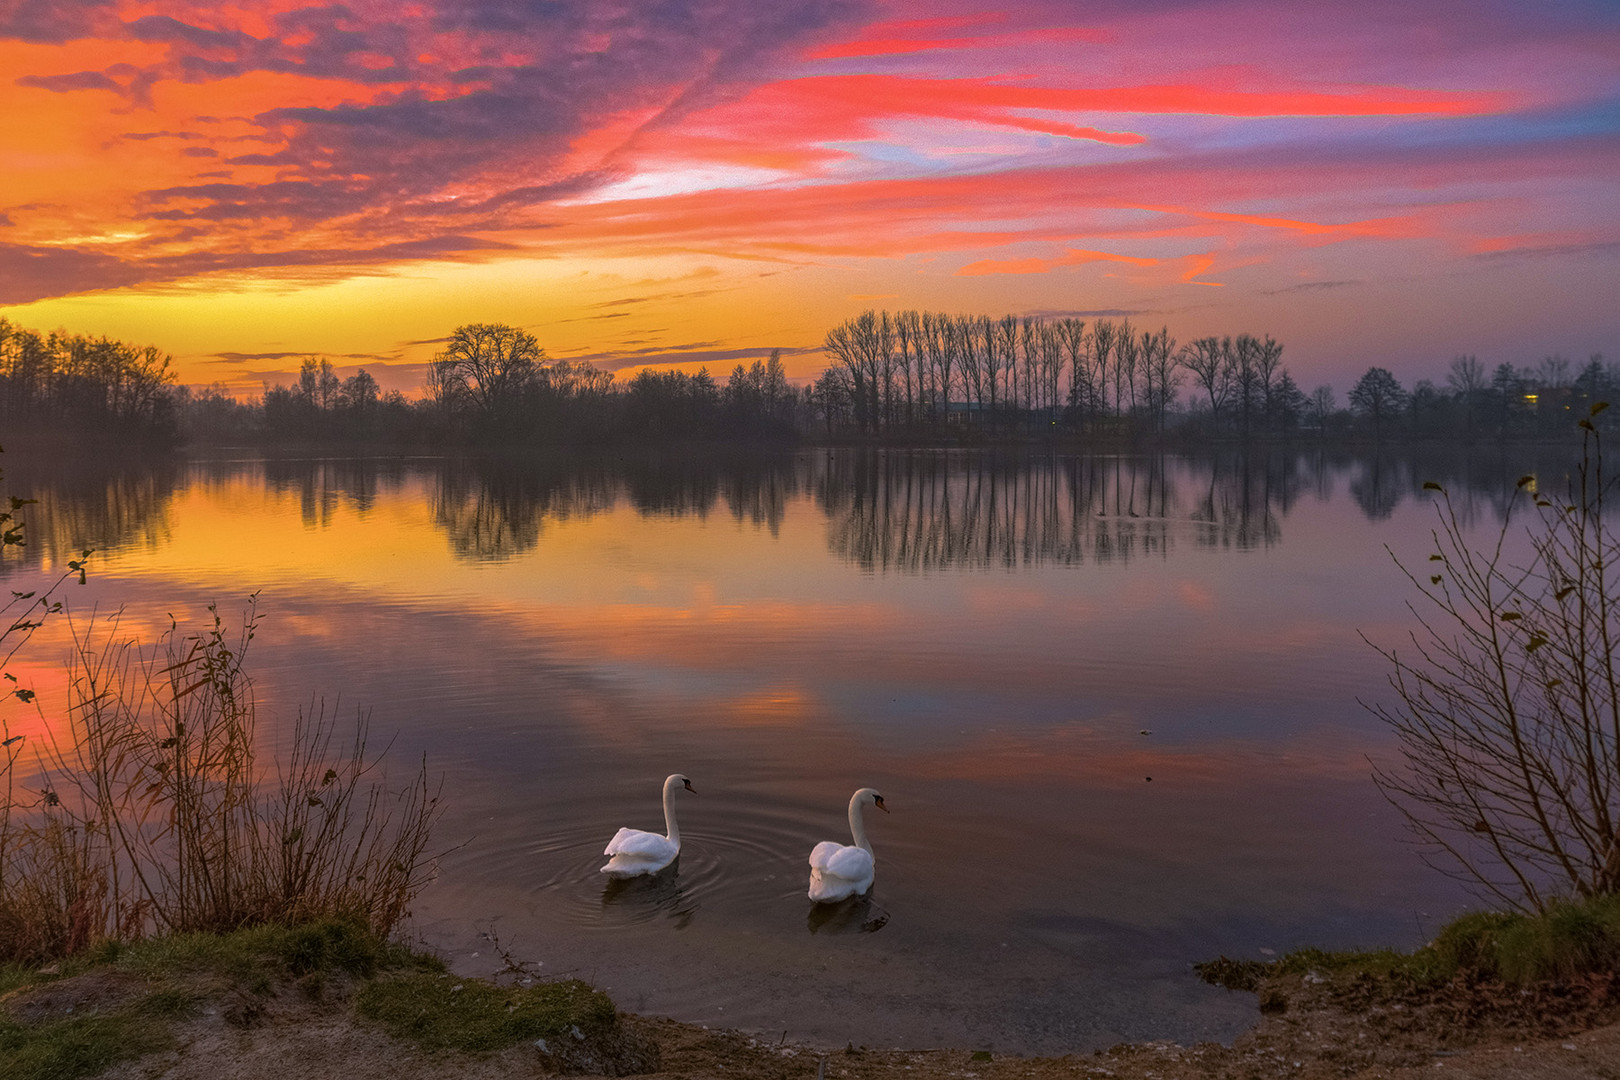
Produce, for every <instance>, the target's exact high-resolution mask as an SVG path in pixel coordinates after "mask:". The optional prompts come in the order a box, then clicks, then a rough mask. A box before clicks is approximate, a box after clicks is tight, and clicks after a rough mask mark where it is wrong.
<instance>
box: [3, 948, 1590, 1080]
mask: <svg viewBox="0 0 1620 1080" xmlns="http://www.w3.org/2000/svg"><path fill="white" fill-rule="evenodd" d="M0 975H5V976H6V978H7V979H9V980H10V981H9V982H6V981H0V991H4V992H0V1060H3V1061H5V1062H6V1064H7V1068H6V1069H5V1070H4V1075H5V1076H6V1077H7V1080H12V1078H13V1077H18V1078H21V1080H43V1078H46V1077H49V1078H58V1077H91V1076H105V1077H109V1078H112V1080H152V1078H156V1077H163V1078H166V1080H324V1078H327V1077H332V1076H343V1077H344V1078H345V1080H438V1078H441V1077H447V1076H448V1077H456V1078H468V1080H497V1078H501V1080H504V1078H508V1077H519V1076H523V1077H532V1076H536V1075H542V1074H544V1075H644V1076H648V1077H654V1078H657V1077H664V1078H669V1080H676V1078H683V1080H694V1078H699V1077H703V1078H721V1077H735V1076H747V1077H755V1078H759V1080H810V1078H811V1077H816V1078H817V1080H975V1078H977V1080H1012V1078H1014V1077H1026V1078H1030V1080H1053V1078H1057V1077H1087V1078H1098V1080H1240V1078H1241V1080H1285V1078H1287V1080H1293V1078H1305V1080H1329V1078H1356V1080H1373V1078H1391V1080H1393V1078H1397V1077H1399V1078H1403V1080H1404V1078H1415V1077H1417V1076H1420V1075H1422V1076H1435V1075H1440V1076H1445V1077H1461V1078H1469V1080H1574V1078H1576V1077H1591V1076H1601V1075H1616V1074H1617V1073H1620V975H1617V973H1615V972H1612V971H1607V972H1600V973H1596V974H1592V975H1588V976H1585V977H1582V978H1578V979H1572V980H1568V981H1564V982H1556V983H1554V982H1544V983H1536V984H1532V985H1530V986H1527V987H1522V988H1521V987H1516V986H1506V985H1504V984H1500V983H1494V982H1487V981H1482V980H1480V979H1479V978H1477V977H1475V976H1471V975H1459V976H1458V977H1456V978H1453V979H1452V980H1450V981H1448V982H1446V983H1444V984H1427V985H1423V984H1418V983H1415V982H1411V981H1403V980H1401V979H1398V978H1393V979H1392V978H1390V977H1389V976H1387V975H1386V976H1380V975H1376V974H1373V973H1370V972H1368V971H1367V970H1359V971H1356V970H1328V969H1325V968H1324V969H1322V970H1317V969H1314V968H1313V969H1306V970H1304V971H1303V972H1298V971H1296V972H1292V973H1288V974H1280V973H1276V972H1272V973H1270V974H1268V975H1266V976H1264V977H1262V978H1261V979H1260V981H1259V983H1258V985H1257V993H1256V997H1255V1005H1254V1023H1253V1024H1252V1025H1251V1027H1250V1028H1249V1029H1248V1030H1246V1031H1245V1032H1243V1033H1242V1034H1240V1035H1239V1036H1238V1037H1237V1038H1235V1039H1234V1040H1232V1042H1231V1043H1230V1044H1221V1043H1213V1042H1205V1043H1198V1044H1196V1045H1191V1046H1184V1045H1179V1044H1176V1043H1173V1042H1169V1041H1163V1040H1161V1041H1147V1042H1134V1043H1122V1044H1119V1045H1115V1046H1112V1047H1109V1048H1107V1049H1105V1050H1098V1051H1095V1052H1092V1053H1070V1054H1061V1055H1050V1056H1022V1055H1015V1054H1002V1053H993V1052H990V1051H984V1050H971V1049H961V1048H937V1049H923V1050H888V1049H873V1048H871V1047H867V1046H860V1045H857V1044H854V1043H849V1044H847V1045H845V1046H844V1047H842V1048H839V1047H836V1046H827V1045H817V1044H815V1043H813V1042H809V1041H806V1040H802V1039H792V1040H790V1039H788V1038H787V1037H786V1034H785V1033H784V1035H782V1036H780V1037H773V1035H772V1034H770V1033H755V1034H750V1033H748V1032H745V1031H740V1030H737V1029H734V1028H729V1027H719V1026H705V1025H702V1024H692V1023H683V1022H679V1021H675V1020H670V1019H666V1018H660V1017H657V1016H646V1015H638V1014H635V1013H629V1012H624V1011H621V1010H619V1009H618V1008H617V1007H616V1006H615V1004H614V1003H613V1002H612V1001H610V1000H609V999H608V998H607V997H606V996H605V995H604V994H602V993H601V992H599V991H596V990H594V989H592V988H590V987H588V986H586V985H585V984H583V983H579V982H577V981H575V980H567V981H547V980H544V979H536V978H535V977H533V976H532V975H528V974H526V973H525V972H524V970H523V969H522V968H521V966H512V967H509V968H508V969H507V970H506V971H503V972H501V973H500V974H499V975H497V977H495V978H493V979H476V978H473V977H470V976H466V975H460V974H455V973H453V972H451V971H450V970H448V969H447V968H446V967H445V966H444V964H443V963H442V961H440V960H439V959H438V958H436V957H431V956H426V955H424V954H420V953H412V952H411V951H409V950H407V949H405V948H404V947H402V946H391V945H387V944H385V943H380V942H377V941H376V940H375V939H369V938H366V937H364V936H363V935H362V936H355V935H354V934H353V933H352V932H349V931H345V930H343V929H342V927H341V926H340V925H334V924H319V925H312V926H310V927H304V928H294V929H278V928H267V929H261V930H258V931H246V932H240V933H238V934H233V935H228V936H224V937H220V936H216V935H193V936H191V937H189V938H178V939H163V940H156V941H153V942H148V943H142V944H137V945H132V946H128V947H125V948H123V949H118V950H113V951H112V952H110V953H108V954H107V955H106V956H104V957H103V958H101V959H99V960H95V961H90V960H83V961H76V962H72V963H64V964H60V965H50V966H49V967H47V968H44V969H40V970H38V971H35V972H31V973H26V972H22V971H21V970H20V969H10V971H9V972H6V971H3V970H0ZM8 987H9V989H8ZM1238 992H1242V991H1238ZM548 1010H549V1011H548ZM98 1025H99V1026H100V1028H106V1029H108V1031H110V1032H111V1035H110V1037H111V1039H112V1042H111V1043H110V1045H108V1046H106V1047H104V1048H103V1050H102V1051H101V1053H102V1055H103V1057H102V1058H100V1059H98V1058H96V1057H95V1054H94V1053H87V1052H86V1050H85V1049H84V1048H85V1047H86V1046H93V1044H94V1040H93V1039H90V1038H89V1037H88V1035H87V1033H91V1032H93V1031H95V1030H97V1029H98ZM525 1025H526V1026H525ZM537 1025H538V1026H537ZM64 1036H66V1038H65V1043H66V1045H67V1046H68V1049H69V1051H70V1052H69V1054H68V1058H67V1059H66V1062H67V1064H66V1066H64V1065H63V1062H61V1061H53V1060H46V1059H42V1058H41V1057H40V1055H39V1054H37V1053H33V1051H36V1050H40V1049H41V1048H44V1047H46V1044H47V1043H53V1041H54V1043H53V1044H60V1043H63V1042H64ZM30 1062H32V1063H33V1064H32V1065H31V1064H30ZM90 1066H94V1067H90ZM1436 1068H1443V1069H1444V1072H1443V1073H1439V1074H1437V1073H1434V1072H1433V1070H1434V1069H1436Z"/></svg>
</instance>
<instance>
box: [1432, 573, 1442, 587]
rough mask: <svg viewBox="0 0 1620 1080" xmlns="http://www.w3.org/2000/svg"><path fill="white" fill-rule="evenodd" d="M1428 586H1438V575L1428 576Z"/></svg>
mask: <svg viewBox="0 0 1620 1080" xmlns="http://www.w3.org/2000/svg"><path fill="white" fill-rule="evenodd" d="M1429 584H1430V585H1438V584H1440V575H1439V574H1430V575H1429Z"/></svg>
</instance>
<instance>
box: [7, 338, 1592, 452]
mask: <svg viewBox="0 0 1620 1080" xmlns="http://www.w3.org/2000/svg"><path fill="white" fill-rule="evenodd" d="M823 347H824V349H825V353H826V355H827V357H828V359H829V361H830V364H829V366H828V367H827V368H826V369H825V370H824V371H823V372H822V373H821V375H820V376H819V377H818V378H817V379H815V380H814V381H813V383H811V384H810V385H808V386H802V387H798V386H794V385H793V384H791V383H789V381H788V379H787V374H786V370H785V368H784V367H783V364H782V360H781V356H780V353H779V352H773V353H772V354H771V356H770V358H769V360H756V361H754V362H753V363H752V364H751V365H744V364H738V365H737V366H736V368H735V369H734V370H733V371H732V372H731V374H730V376H729V377H727V378H725V379H724V380H720V379H716V378H714V377H713V376H712V375H710V374H709V372H708V370H707V369H704V370H701V371H699V372H697V373H696V374H687V373H685V372H681V371H656V370H652V369H644V370H642V371H641V372H639V373H638V374H636V375H635V376H634V377H633V378H631V379H628V380H625V381H616V380H615V379H614V376H613V374H612V373H611V372H607V371H603V370H601V369H600V368H597V367H594V366H592V365H591V364H588V363H584V362H575V361H569V360H566V359H564V360H553V359H551V358H550V357H548V356H547V355H546V352H545V350H544V349H542V348H541V347H540V344H539V342H538V341H537V340H536V339H535V337H534V335H532V334H530V333H528V332H527V331H524V330H521V329H519V328H517V327H512V326H507V325H504V324H489V323H474V324H467V325H464V326H460V327H457V328H456V329H455V330H454V331H453V332H452V333H451V335H450V336H449V337H448V338H447V339H446V341H445V345H444V348H443V349H442V350H441V351H440V352H439V353H438V354H437V355H436V356H435V357H434V358H433V360H432V362H431V363H430V364H429V367H428V374H427V378H426V380H425V384H424V386H423V392H422V394H421V396H419V397H416V398H408V397H406V396H405V395H404V394H401V393H399V392H398V391H388V392H383V391H382V390H381V388H380V387H379V386H378V383H377V380H376V379H375V378H374V377H373V376H372V375H371V374H370V373H368V372H367V371H366V370H365V369H363V368H362V369H360V370H359V371H357V372H356V373H355V374H353V375H351V376H349V377H347V378H340V377H339V376H338V375H337V373H336V371H335V370H334V369H333V367H332V364H331V362H330V361H327V360H322V359H316V358H310V359H307V360H305V361H304V362H303V364H302V366H301V367H300V369H299V372H298V377H297V380H296V381H295V382H293V383H292V384H291V385H281V384H276V385H274V386H266V387H265V388H264V390H263V392H262V394H261V395H260V396H259V397H258V398H257V399H256V400H251V401H241V400H238V399H236V398H235V397H233V396H232V395H230V394H229V393H227V392H226V391H225V389H224V388H223V387H221V386H219V385H215V386H212V387H202V388H192V387H183V386H178V385H176V381H175V376H174V373H173V371H172V369H171V368H172V361H171V359H170V357H168V356H167V355H165V354H163V353H162V352H161V351H159V350H158V349H156V348H155V347H151V346H144V347H141V346H133V345H129V344H126V343H123V342H119V341H114V340H111V339H108V338H105V337H102V338H90V337H85V336H83V335H70V334H67V333H66V332H63V331H57V332H54V333H51V334H48V335H42V334H39V333H37V332H35V331H31V330H26V329H22V328H20V327H17V326H15V325H14V324H12V323H10V322H9V321H7V320H5V319H3V318H0V423H4V424H5V425H6V429H7V430H8V431H16V430H19V429H24V430H26V429H29V428H33V429H36V430H53V431H54V430H59V429H63V428H72V429H74V430H90V431H95V432H97V433H100V434H102V435H107V436H113V437H119V438H124V437H129V438H138V439H141V440H145V441H153V442H173V441H176V440H177V439H189V440H193V441H199V442H215V443H218V442H241V441H261V442H270V443H275V442H305V441H319V442H334V441H336V442H345V441H347V442H392V443H405V444H425V445H514V444H530V445H551V446H564V445H608V444H613V445H618V444H625V443H637V442H660V443H667V442H702V441H737V440H742V441H749V442H761V441H764V442H790V441H794V440H797V439H801V438H806V437H809V438H824V439H845V438H856V439H864V440H879V441H889V440H893V441H901V442H905V441H919V440H928V441H932V440H938V439H941V438H944V439H947V440H951V441H963V440H967V441H972V440H975V439H982V440H986V441H994V440H1000V439H1013V440H1018V439H1029V438H1042V439H1045V438H1051V437H1065V438H1074V439H1083V440H1091V439H1104V440H1110V441H1119V440H1132V439H1140V438H1147V439H1158V438H1173V439H1175V440H1177V441H1180V442H1183V443H1195V442H1200V441H1208V440H1211V439H1216V440H1224V439H1234V440H1251V439H1279V438H1292V437H1298V436H1304V437H1315V438H1321V437H1328V438H1335V439H1344V438H1370V439H1372V440H1374V441H1382V440H1387V439H1392V438H1403V439H1404V438H1444V439H1461V440H1463V441H1471V440H1482V439H1493V440H1499V439H1503V438H1509V439H1513V438H1563V437H1564V436H1565V434H1566V433H1567V432H1568V431H1569V430H1570V429H1571V425H1570V424H1569V423H1567V422H1566V421H1567V417H1568V415H1569V414H1570V413H1571V412H1572V411H1576V410H1579V411H1581V412H1582V413H1583V414H1584V411H1585V410H1586V409H1587V408H1588V407H1589V406H1590V404H1591V403H1592V402H1594V401H1599V400H1612V399H1614V398H1615V396H1616V394H1620V370H1617V369H1615V368H1613V367H1611V366H1609V365H1607V364H1605V363H1604V361H1603V358H1602V357H1601V356H1599V355H1594V356H1593V357H1591V359H1590V360H1589V361H1588V362H1587V364H1586V365H1585V366H1583V367H1581V368H1580V369H1579V370H1576V369H1575V368H1574V366H1573V365H1572V364H1571V363H1570V362H1569V361H1567V360H1565V359H1564V358H1562V357H1558V356H1549V357H1547V358H1545V359H1543V360H1542V361H1541V362H1540V363H1539V364H1536V365H1533V366H1524V367H1518V366H1515V365H1514V364H1511V363H1502V364H1499V365H1497V367H1496V368H1495V369H1493V370H1489V371H1488V370H1487V369H1486V367H1485V365H1483V364H1482V363H1480V361H1479V360H1478V359H1476V358H1475V357H1473V356H1459V357H1457V358H1456V359H1454V360H1453V361H1452V362H1451V366H1450V369H1449V370H1448V373H1447V376H1446V380H1445V384H1444V385H1443V386H1442V385H1436V384H1435V383H1433V382H1431V381H1429V380H1423V381H1420V382H1419V383H1418V384H1417V385H1416V386H1415V387H1413V388H1412V389H1410V390H1408V389H1407V388H1405V387H1403V386H1402V385H1401V383H1400V381H1399V380H1398V379H1397V378H1396V377H1395V376H1394V375H1393V374H1392V373H1391V372H1390V371H1389V370H1387V369H1386V368H1383V367H1377V366H1374V367H1370V368H1368V370H1367V371H1366V373H1365V374H1363V375H1362V376H1361V378H1360V379H1358V380H1357V381H1356V383H1355V385H1354V386H1353V387H1351V389H1350V391H1349V394H1348V395H1347V401H1346V404H1345V406H1344V407H1342V408H1341V407H1340V406H1339V404H1338V402H1337V400H1336V398H1335V395H1334V392H1333V390H1332V388H1330V387H1327V386H1319V387H1317V388H1316V389H1315V390H1314V391H1313V392H1312V393H1310V394H1306V393H1304V392H1303V391H1302V390H1301V389H1300V387H1299V386H1298V385H1297V384H1296V383H1295V381H1294V379H1293V376H1292V375H1291V374H1290V373H1289V372H1288V370H1287V368H1286V366H1285V365H1284V364H1283V362H1282V355H1283V346H1282V345H1281V343H1279V342H1277V341H1276V340H1274V339H1273V338H1271V337H1270V336H1269V335H1264V336H1255V335H1252V334H1239V335H1237V336H1236V337H1201V338H1196V339H1194V340H1192V341H1189V342H1187V343H1185V344H1180V343H1178V342H1177V341H1176V339H1175V338H1173V337H1171V336H1170V333H1169V330H1168V328H1166V327H1160V328H1159V329H1158V330H1148V329H1142V328H1139V327H1136V326H1134V325H1133V324H1132V323H1131V322H1130V320H1128V319H1118V320H1115V319H1094V320H1091V321H1090V322H1088V321H1086V320H1083V319H1078V318H1040V317H1017V316H1013V315H1004V316H1001V317H1000V318H992V317H990V316H986V315H947V314H941V313H937V312H918V311H902V312H898V313H890V312H888V311H866V312H863V313H861V314H860V315H858V316H856V317H855V318H852V319H849V320H846V321H845V322H844V323H842V324H840V325H839V326H837V327H835V328H833V329H832V330H831V331H829V332H828V333H827V335H826V339H825V341H824V343H823ZM1611 416H1620V410H1614V411H1613V412H1612V413H1605V414H1603V415H1602V416H1601V417H1600V418H1599V420H1600V422H1601V423H1605V424H1613V423H1616V422H1617V421H1616V420H1613V419H1610V417H1611Z"/></svg>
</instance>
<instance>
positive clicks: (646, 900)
mask: <svg viewBox="0 0 1620 1080" xmlns="http://www.w3.org/2000/svg"><path fill="white" fill-rule="evenodd" d="M698 907H699V904H698V901H697V900H696V898H694V897H690V896H687V895H686V891H685V889H683V888H682V887H681V860H680V856H676V857H675V860H674V861H673V862H671V863H670V864H669V865H668V866H666V867H664V868H663V869H662V870H660V871H658V872H657V873H654V874H640V875H638V876H636V877H610V878H608V880H607V884H606V885H605V886H604V887H603V889H602V910H603V911H604V912H608V911H610V910H612V909H618V910H620V911H623V912H624V913H625V914H627V915H629V916H630V918H631V919H632V920H633V921H636V922H642V921H646V920H647V919H650V918H652V917H653V916H656V915H659V914H662V915H664V916H666V917H668V918H669V919H670V921H671V922H673V923H674V924H675V929H677V930H684V929H686V926H687V924H688V923H690V922H691V921H692V916H694V915H696V914H697V910H698Z"/></svg>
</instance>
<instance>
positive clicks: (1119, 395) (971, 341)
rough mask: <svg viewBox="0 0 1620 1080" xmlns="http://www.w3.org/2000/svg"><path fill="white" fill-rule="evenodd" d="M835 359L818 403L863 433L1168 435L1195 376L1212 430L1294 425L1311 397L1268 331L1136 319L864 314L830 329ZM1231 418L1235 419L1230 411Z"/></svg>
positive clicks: (817, 392) (828, 346) (818, 389)
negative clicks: (990, 427)
mask: <svg viewBox="0 0 1620 1080" xmlns="http://www.w3.org/2000/svg"><path fill="white" fill-rule="evenodd" d="M823 348H824V349H825V351H826V354H827V356H828V358H829V359H830V360H831V361H832V363H831V364H830V366H829V367H828V368H827V370H826V371H825V372H824V373H823V374H822V376H821V377H820V378H819V379H818V380H817V382H816V384H815V387H814V397H815V399H816V401H817V403H818V405H819V406H820V408H821V409H822V411H823V413H824V415H825V416H826V418H827V422H828V426H829V427H831V426H833V422H834V420H835V418H836V419H841V420H844V421H846V422H847V423H849V424H851V425H852V426H854V427H855V428H857V429H858V430H860V431H862V432H868V433H879V432H885V431H892V430H895V429H897V428H906V427H915V426H916V425H918V424H926V423H937V422H942V421H945V420H949V419H951V418H953V417H956V416H970V417H987V418H991V419H992V421H993V422H995V423H997V424H999V425H1000V426H1003V427H1008V426H1012V427H1025V428H1028V427H1032V426H1050V425H1052V424H1056V423H1059V422H1064V423H1066V424H1068V425H1070V426H1073V427H1076V428H1078V429H1080V430H1082V431H1111V432H1116V433H1121V432H1128V431H1142V430H1146V431H1151V432H1154V433H1162V432H1163V431H1164V428H1165V419H1166V416H1167V415H1168V414H1169V413H1170V412H1171V411H1172V410H1173V409H1174V407H1175V404H1176V400H1177V396H1178V393H1179V390H1180V387H1181V385H1182V384H1183V382H1184V381H1185V379H1186V377H1187V376H1188V375H1191V376H1192V377H1193V380H1194V383H1195V385H1196V386H1197V387H1198V388H1199V389H1200V390H1201V391H1202V392H1203V395H1204V397H1205V398H1206V399H1207V402H1208V412H1209V419H1210V423H1211V424H1212V425H1213V426H1214V427H1215V428H1217V429H1219V428H1220V427H1221V426H1222V425H1223V424H1226V425H1229V426H1233V427H1235V428H1236V429H1237V430H1238V431H1239V432H1240V433H1242V434H1245V435H1247V434H1252V433H1253V432H1254V431H1255V430H1256V429H1257V428H1259V427H1260V426H1262V425H1267V426H1271V427H1275V426H1277V425H1278V424H1279V423H1285V422H1287V421H1288V419H1289V417H1292V418H1293V419H1294V420H1295V421H1297V419H1298V417H1299V415H1300V414H1301V413H1302V411H1303V409H1304V407H1305V404H1306V399H1305V397H1304V395H1303V394H1302V393H1301V392H1300V391H1299V389H1298V387H1297V386H1295V385H1294V382H1293V379H1292V378H1291V377H1290V376H1289V375H1288V373H1287V371H1286V370H1285V369H1284V368H1283V366H1282V348H1283V347H1282V345H1281V344H1279V343H1278V342H1276V341H1275V340H1273V339H1272V338H1271V337H1269V336H1267V337H1264V338H1256V337H1253V336H1251V335H1248V334H1243V335H1239V336H1238V337H1237V338H1235V339H1234V338H1230V337H1226V338H1214V337H1209V338H1200V339H1198V340H1196V341H1193V342H1190V343H1188V344H1187V345H1186V346H1183V347H1181V348H1178V347H1177V342H1176V339H1175V338H1173V337H1171V336H1170V331H1169V329H1168V328H1167V327H1161V328H1159V329H1158V330H1157V331H1153V330H1139V329H1138V328H1137V327H1135V326H1133V325H1132V324H1131V322H1130V320H1129V319H1121V320H1118V321H1115V320H1111V319H1097V320H1095V321H1093V322H1092V323H1090V325H1089V327H1088V325H1087V323H1086V321H1085V320H1084V319H1079V318H1072V317H1065V318H1055V319H1047V318H1041V317H1037V316H1024V317H1022V318H1020V317H1018V316H1015V315H1003V316H1001V317H1000V318H994V317H991V316H989V315H949V314H944V313H940V312H932V311H923V312H919V311H901V312H897V313H893V314H891V313H890V312H888V311H865V312H862V313H861V314H860V315H857V316H856V317H854V318H852V319H848V320H846V321H845V322H843V323H841V324H839V325H838V326H836V327H834V328H833V329H832V330H830V331H828V333H827V336H826V339H825V341H824V342H823ZM1229 414H1230V415H1229Z"/></svg>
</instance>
